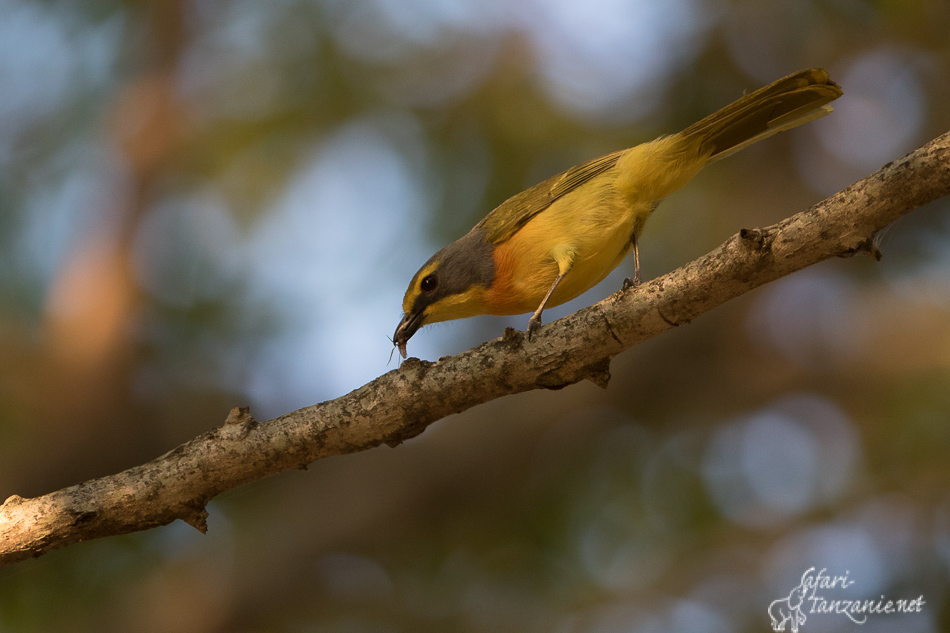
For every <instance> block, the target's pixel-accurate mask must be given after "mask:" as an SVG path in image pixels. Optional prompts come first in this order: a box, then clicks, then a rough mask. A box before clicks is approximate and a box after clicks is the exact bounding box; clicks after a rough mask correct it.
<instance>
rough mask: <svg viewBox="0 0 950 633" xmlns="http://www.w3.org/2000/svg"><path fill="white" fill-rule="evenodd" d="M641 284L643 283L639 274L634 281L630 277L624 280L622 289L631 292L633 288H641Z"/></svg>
mask: <svg viewBox="0 0 950 633" xmlns="http://www.w3.org/2000/svg"><path fill="white" fill-rule="evenodd" d="M641 283H642V282H641V281H640V275H639V273H638V274H636V275H634V277H633V279H630V277H627V278H626V279H624V280H623V288H622V289H623V290H630V289H631V288H636V287H637V286H639V285H640V284H641Z"/></svg>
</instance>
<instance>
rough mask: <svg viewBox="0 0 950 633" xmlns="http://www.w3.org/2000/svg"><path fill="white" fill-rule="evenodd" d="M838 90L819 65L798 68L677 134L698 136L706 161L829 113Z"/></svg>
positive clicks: (838, 92)
mask: <svg viewBox="0 0 950 633" xmlns="http://www.w3.org/2000/svg"><path fill="white" fill-rule="evenodd" d="M841 94H842V92H841V88H840V87H839V86H838V84H836V83H835V82H833V81H831V78H830V77H829V76H828V73H827V72H825V71H824V70H822V69H820V68H811V69H808V70H801V71H799V72H797V73H794V74H791V75H789V76H788V77H785V78H783V79H779V80H778V81H775V82H773V83H770V84H769V85H767V86H765V87H763V88H759V89H758V90H756V91H754V92H751V93H749V94H747V95H745V96H743V97H741V98H739V99H737V100H736V101H734V102H732V103H731V104H729V105H727V106H726V107H724V108H722V109H721V110H719V111H718V112H714V113H713V114H710V115H709V116H707V117H706V118H705V119H703V120H701V121H699V122H697V123H694V124H693V125H691V126H689V127H688V128H686V129H685V130H683V131H682V132H681V133H680V136H681V137H684V138H691V139H698V140H699V142H700V144H701V148H702V149H701V151H702V153H706V152H708V155H709V162H712V161H715V160H719V159H720V158H725V157H726V156H730V155H732V154H734V153H736V152H738V151H739V150H740V149H743V148H745V147H748V146H749V145H752V144H753V143H756V142H758V141H761V140H762V139H764V138H768V137H770V136H772V135H773V134H776V133H778V132H781V131H783V130H789V129H791V128H793V127H797V126H799V125H802V124H803V123H808V122H809V121H814V120H815V119H820V118H821V117H823V116H825V115H827V114H831V111H832V110H833V108H832V107H831V106H830V105H828V104H829V103H830V102H832V101H834V100H835V99H837V98H838V97H840V96H841Z"/></svg>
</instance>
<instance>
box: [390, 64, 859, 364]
mask: <svg viewBox="0 0 950 633" xmlns="http://www.w3.org/2000/svg"><path fill="white" fill-rule="evenodd" d="M841 94H842V92H841V88H840V87H839V86H838V85H837V84H836V83H834V82H833V81H831V79H830V78H829V76H828V73H827V72H825V71H824V70H821V69H819V68H813V69H809V70H802V71H799V72H797V73H794V74H792V75H789V76H788V77H785V78H784V79H779V80H778V81H776V82H774V83H771V84H769V85H768V86H765V87H764V88H760V89H759V90H756V91H755V92H752V93H750V94H748V95H745V96H743V97H741V98H740V99H738V100H737V101H735V102H733V103H731V104H729V105H727V106H726V107H724V108H723V109H721V110H719V111H718V112H716V113H714V114H711V115H709V116H707V117H706V118H705V119H703V120H702V121H699V122H698V123H695V124H693V125H691V126H690V127H688V128H686V129H685V130H683V131H682V132H680V133H679V134H672V135H670V136H661V137H660V138H658V139H656V140H655V141H651V142H648V143H643V144H641V145H637V146H636V147H633V148H630V149H624V150H620V151H617V152H613V153H612V154H607V155H606V156H601V157H600V158H595V159H594V160H591V161H589V162H586V163H584V164H583V165H578V166H577V167H572V168H571V169H568V170H567V171H565V172H563V173H560V174H558V175H556V176H553V177H552V178H549V179H548V180H545V181H544V182H542V183H540V184H537V185H535V186H533V187H531V188H530V189H527V190H526V191H523V192H521V193H519V194H517V195H516V196H513V197H512V198H510V199H508V200H507V201H505V202H504V203H503V204H502V205H501V206H499V207H498V208H496V209H495V210H494V211H492V212H491V213H489V214H488V215H487V216H485V218H484V219H482V221H481V222H479V223H478V224H476V225H475V228H473V229H472V230H471V231H469V232H468V233H467V234H465V235H464V236H462V237H461V238H459V239H457V240H456V241H454V242H452V243H451V244H449V245H448V246H446V247H445V248H443V249H442V250H440V251H439V252H438V253H436V254H435V255H433V256H432V257H431V258H430V259H429V261H427V262H426V263H425V265H424V266H423V267H422V268H420V269H419V272H417V273H416V274H415V276H414V277H413V278H412V281H411V282H410V283H409V288H408V290H406V295H405V298H404V299H403V303H402V309H403V312H404V313H405V314H404V316H403V318H402V321H400V322H399V326H398V327H397V328H396V333H395V334H394V335H393V343H394V345H396V346H397V347H398V348H399V352H400V354H402V356H403V358H405V357H406V343H407V342H408V341H409V339H410V338H411V337H412V335H413V334H415V333H416V331H417V330H418V329H419V328H420V327H422V326H423V325H426V324H429V323H436V322H438V321H450V320H452V319H463V318H466V317H471V316H477V315H480V314H491V315H513V314H524V313H526V312H531V311H534V313H533V314H532V315H531V319H530V320H529V322H528V334H529V336H530V334H531V332H532V331H533V330H534V329H535V328H537V327H538V326H539V325H540V324H541V312H542V311H543V310H544V308H546V307H548V306H552V307H553V306H556V305H560V304H562V303H564V302H566V301H570V300H571V299H573V298H574V297H576V296H578V295H580V294H581V293H583V292H585V291H587V290H589V289H590V288H592V287H594V286H595V285H597V284H598V283H599V282H600V281H601V280H603V279H604V277H606V276H607V275H608V274H609V273H610V271H612V270H613V269H614V268H616V267H617V265H618V264H619V263H620V262H621V261H622V260H623V258H624V257H625V256H626V255H627V253H628V252H629V251H630V250H631V248H632V249H633V254H634V262H635V263H634V265H635V268H634V270H635V276H634V281H633V283H635V284H638V283H640V262H639V258H638V253H637V242H638V239H639V236H640V233H641V231H642V230H643V225H644V223H645V222H646V219H647V217H648V216H649V215H650V213H651V212H652V211H653V209H655V208H656V206H657V205H658V204H659V203H660V202H661V201H662V200H663V199H664V198H666V197H667V196H668V195H670V194H671V193H673V192H674V191H676V190H677V189H679V188H680V187H682V186H683V185H685V184H686V183H687V182H689V180H690V179H692V178H693V176H695V175H696V174H697V173H698V172H699V170H700V169H702V168H703V167H704V166H705V165H707V164H708V163H711V162H713V161H716V160H719V159H720V158H725V157H726V156H729V155H730V154H733V153H735V152H737V151H739V150H740V149H743V148H744V147H747V146H749V145H751V144H752V143H755V142H758V141H760V140H762V139H764V138H767V137H769V136H772V135H773V134H775V133H777V132H781V131H783V130H788V129H791V128H793V127H796V126H798V125H802V124H803V123H807V122H808V121H814V120H815V119H818V118H820V117H823V116H825V115H826V114H830V113H831V111H832V108H831V106H830V105H828V104H829V103H830V102H831V101H834V100H835V99H837V98H838V97H840V96H841Z"/></svg>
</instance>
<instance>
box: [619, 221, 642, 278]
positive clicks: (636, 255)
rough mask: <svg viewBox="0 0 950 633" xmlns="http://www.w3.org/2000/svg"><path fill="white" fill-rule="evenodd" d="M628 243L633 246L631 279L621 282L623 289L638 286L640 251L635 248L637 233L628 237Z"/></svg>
mask: <svg viewBox="0 0 950 633" xmlns="http://www.w3.org/2000/svg"><path fill="white" fill-rule="evenodd" d="M630 242H631V243H632V244H633V279H630V277H627V278H626V279H624V280H623V289H624V290H626V289H627V288H636V287H637V286H639V285H640V249H639V248H637V232H636V231H634V232H633V235H632V236H630Z"/></svg>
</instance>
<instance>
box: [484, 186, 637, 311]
mask: <svg viewBox="0 0 950 633" xmlns="http://www.w3.org/2000/svg"><path fill="white" fill-rule="evenodd" d="M651 209H652V204H644V205H637V206H636V207H633V206H631V205H630V204H629V203H628V202H627V201H625V200H623V199H622V198H621V196H620V195H619V194H618V193H617V192H616V191H615V190H614V188H613V185H612V184H611V182H610V181H607V180H606V179H605V180H602V181H599V182H597V181H595V182H594V183H590V186H584V187H581V188H580V189H578V190H577V191H574V192H572V193H570V194H568V195H566V196H564V197H563V198H561V199H559V200H558V201H556V202H555V203H554V204H553V205H551V207H549V208H548V209H546V210H545V211H544V212H543V213H540V214H538V215H537V216H535V217H534V218H532V219H531V220H530V221H529V222H528V223H527V224H525V225H524V227H522V228H521V229H520V230H519V231H518V232H517V233H515V234H514V235H513V236H512V237H511V239H509V240H508V241H507V242H505V243H504V244H500V245H499V246H498V247H497V248H496V249H495V265H496V276H497V278H496V282H495V284H493V288H492V291H489V297H488V304H489V308H490V309H491V312H490V314H498V315H502V314H522V313H525V312H533V311H534V310H535V309H537V307H538V305H540V303H541V300H542V299H543V298H544V295H545V294H546V293H547V292H548V290H549V289H550V288H551V285H552V284H553V283H554V280H555V279H556V278H557V276H558V274H559V272H560V266H559V264H558V262H559V260H560V261H561V262H562V265H563V262H564V261H565V258H567V259H570V261H571V262H573V263H572V265H571V268H570V272H569V273H568V274H567V275H566V276H565V277H564V279H563V280H562V281H561V283H560V284H559V285H558V287H557V290H556V291H555V292H554V294H553V295H552V296H551V299H550V300H549V301H548V304H547V305H548V307H552V306H556V305H560V304H562V303H565V302H567V301H570V300H571V299H573V298H575V297H577V296H578V295H580V294H582V293H584V292H586V291H587V290H589V289H591V288H593V287H594V286H596V285H597V284H598V283H600V282H601V281H602V280H603V279H604V277H606V276H607V275H608V274H610V272H611V271H612V270H613V269H614V268H616V267H617V265H619V264H620V262H621V261H623V258H624V256H625V255H626V254H627V252H628V251H629V250H630V246H631V241H630V239H631V237H632V235H633V232H634V228H635V227H636V226H637V224H638V221H639V223H640V224H641V225H642V222H643V220H645V218H646V216H647V215H648V214H649V213H650V210H651Z"/></svg>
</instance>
